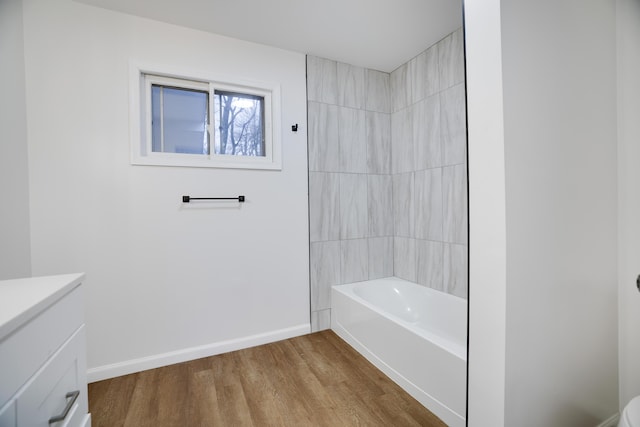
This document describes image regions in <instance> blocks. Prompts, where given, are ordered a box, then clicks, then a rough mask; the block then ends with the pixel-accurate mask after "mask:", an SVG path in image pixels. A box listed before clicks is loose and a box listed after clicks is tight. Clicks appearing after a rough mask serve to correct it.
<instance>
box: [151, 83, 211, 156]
mask: <svg viewBox="0 0 640 427" xmlns="http://www.w3.org/2000/svg"><path fill="white" fill-rule="evenodd" d="M208 106H209V94H208V92H205V91H198V90H193V89H185V88H175V87H170V86H163V85H157V84H153V85H152V86H151V149H152V151H154V152H158V153H186V154H209V137H208V133H207V124H208V116H209V114H208Z"/></svg>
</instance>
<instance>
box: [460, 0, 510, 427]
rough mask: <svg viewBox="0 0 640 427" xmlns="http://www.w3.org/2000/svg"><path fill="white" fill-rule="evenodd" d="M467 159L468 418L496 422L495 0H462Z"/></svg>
mask: <svg viewBox="0 0 640 427" xmlns="http://www.w3.org/2000/svg"><path fill="white" fill-rule="evenodd" d="M464 13H465V39H466V42H465V44H466V46H465V50H466V63H467V122H468V125H467V126H468V127H467V129H468V141H469V142H468V144H469V146H468V149H469V152H468V161H469V227H470V228H469V359H468V360H469V368H468V374H467V375H468V390H467V393H468V397H467V405H468V406H467V410H468V416H467V422H468V425H469V426H471V427H476V426H477V427H484V426H496V427H497V426H503V425H504V409H505V408H504V403H505V402H504V401H505V395H504V394H505V388H504V384H505V368H504V364H505V322H506V317H505V316H506V308H505V304H506V262H507V254H506V243H505V242H506V225H505V214H506V212H505V168H504V145H505V141H504V123H503V106H502V62H501V61H502V48H501V35H500V0H465V4H464Z"/></svg>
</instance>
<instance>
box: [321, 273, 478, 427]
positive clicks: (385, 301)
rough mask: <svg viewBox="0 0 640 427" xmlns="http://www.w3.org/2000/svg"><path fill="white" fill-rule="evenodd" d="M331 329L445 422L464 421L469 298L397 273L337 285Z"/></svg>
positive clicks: (332, 298)
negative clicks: (420, 283) (411, 279)
mask: <svg viewBox="0 0 640 427" xmlns="http://www.w3.org/2000/svg"><path fill="white" fill-rule="evenodd" d="M331 329H333V330H334V331H335V332H336V333H337V334H338V335H339V336H340V337H341V338H342V339H344V340H345V341H346V342H348V343H349V344H350V345H351V346H353V347H354V348H355V349H356V350H357V351H358V352H359V353H360V354H362V355H363V356H364V357H366V358H367V359H368V360H369V361H370V362H371V363H373V364H374V365H375V366H376V367H377V368H378V369H380V370H381V371H383V372H384V373H385V374H387V375H388V376H389V377H390V378H391V379H393V380H394V381H395V382H396V383H397V384H398V385H400V386H401V387H402V388H403V389H404V390H406V391H407V392H408V393H409V394H410V395H411V396H413V397H414V398H415V399H416V400H418V401H419V402H420V403H422V404H423V405H424V406H425V407H427V408H428V409H429V410H430V411H431V412H433V413H434V414H436V415H437V416H438V417H440V419H442V420H443V421H444V422H445V423H446V424H447V425H449V426H454V427H457V426H464V425H465V413H466V375H467V360H466V359H467V348H466V347H467V345H466V343H467V301H466V300H464V299H462V298H459V297H456V296H453V295H449V294H446V293H443V292H439V291H436V290H433V289H430V288H427V287H424V286H420V285H417V284H415V283H411V282H407V281H406V280H402V279H398V278H396V277H389V278H386V279H377V280H370V281H367V282H358V283H350V284H347V285H339V286H334V287H333V289H332V291H331Z"/></svg>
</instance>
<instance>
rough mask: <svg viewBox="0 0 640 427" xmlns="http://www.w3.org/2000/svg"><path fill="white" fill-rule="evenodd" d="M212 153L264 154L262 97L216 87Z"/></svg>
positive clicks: (261, 155)
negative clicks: (213, 151) (213, 150)
mask: <svg viewBox="0 0 640 427" xmlns="http://www.w3.org/2000/svg"><path fill="white" fill-rule="evenodd" d="M214 94H215V98H214V99H215V133H216V135H215V153H216V154H223V155H230V156H257V157H264V156H265V137H264V135H265V134H264V97H263V96H258V95H250V94H245V93H239V92H229V91H222V90H216V91H215V92H214Z"/></svg>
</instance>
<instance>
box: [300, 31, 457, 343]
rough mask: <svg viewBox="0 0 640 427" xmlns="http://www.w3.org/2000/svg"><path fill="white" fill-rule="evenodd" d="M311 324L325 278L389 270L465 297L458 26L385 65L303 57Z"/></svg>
mask: <svg viewBox="0 0 640 427" xmlns="http://www.w3.org/2000/svg"><path fill="white" fill-rule="evenodd" d="M307 93H308V138H309V171H310V172H309V221H310V241H311V250H310V255H311V260H310V262H311V267H310V269H311V311H312V314H311V324H312V330H313V331H317V330H322V329H326V328H329V327H330V319H331V309H330V308H331V286H333V285H336V284H342V283H351V282H355V281H360V280H368V279H377V278H381V277H388V276H397V277H401V278H404V279H407V280H411V281H414V282H417V283H419V284H421V285H424V286H429V287H432V288H435V289H439V290H442V291H444V292H448V293H452V294H455V295H458V296H461V297H465V298H466V296H467V239H468V237H467V225H466V224H467V195H466V193H467V189H466V170H467V168H466V128H465V126H466V117H465V89H464V56H463V51H462V30H461V29H460V30H458V31H456V32H454V33H452V34H450V35H448V36H447V37H445V38H444V39H443V40H441V41H440V42H438V43H436V44H435V45H433V46H431V47H430V48H429V49H427V50H425V51H424V52H422V53H420V54H419V55H418V56H416V57H415V58H413V59H412V60H410V61H409V62H407V63H406V64H403V65H402V66H400V67H399V68H398V69H397V70H395V71H394V72H392V73H390V74H388V73H383V72H380V71H375V70H368V69H364V68H361V67H356V66H353V65H349V64H344V63H340V62H336V61H332V60H328V59H323V58H317V57H312V56H308V57H307Z"/></svg>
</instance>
